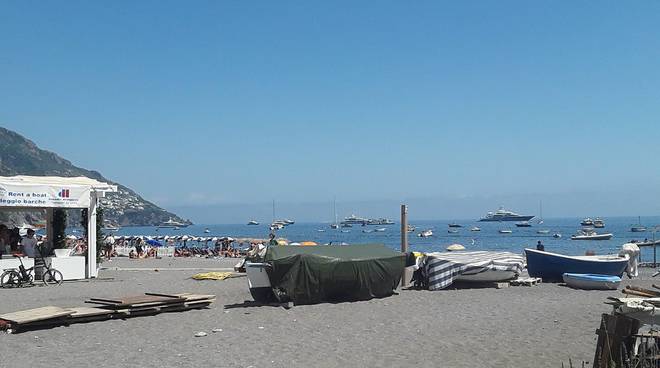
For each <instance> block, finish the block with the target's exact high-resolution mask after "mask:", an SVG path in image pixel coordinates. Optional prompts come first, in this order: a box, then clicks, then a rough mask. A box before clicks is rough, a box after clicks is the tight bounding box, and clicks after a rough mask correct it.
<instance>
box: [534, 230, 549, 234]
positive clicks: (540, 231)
mask: <svg viewBox="0 0 660 368" xmlns="http://www.w3.org/2000/svg"><path fill="white" fill-rule="evenodd" d="M536 233H537V234H550V230H536Z"/></svg>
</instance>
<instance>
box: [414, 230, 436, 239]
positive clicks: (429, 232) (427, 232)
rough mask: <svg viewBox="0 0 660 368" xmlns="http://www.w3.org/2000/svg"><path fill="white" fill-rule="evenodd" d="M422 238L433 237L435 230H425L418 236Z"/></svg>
mask: <svg viewBox="0 0 660 368" xmlns="http://www.w3.org/2000/svg"><path fill="white" fill-rule="evenodd" d="M417 236H419V237H420V238H428V237H429V236H433V230H431V229H428V230H424V231H422V232H421V233H419V234H417Z"/></svg>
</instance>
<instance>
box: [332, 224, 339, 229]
mask: <svg viewBox="0 0 660 368" xmlns="http://www.w3.org/2000/svg"><path fill="white" fill-rule="evenodd" d="M330 228H331V229H339V224H330Z"/></svg>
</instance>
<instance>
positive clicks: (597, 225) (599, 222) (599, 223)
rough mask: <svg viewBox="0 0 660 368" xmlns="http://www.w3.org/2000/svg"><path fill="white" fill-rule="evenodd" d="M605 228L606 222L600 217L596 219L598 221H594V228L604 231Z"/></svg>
mask: <svg viewBox="0 0 660 368" xmlns="http://www.w3.org/2000/svg"><path fill="white" fill-rule="evenodd" d="M604 227H605V221H603V219H601V218H600V217H596V219H594V228H596V229H602V228H604Z"/></svg>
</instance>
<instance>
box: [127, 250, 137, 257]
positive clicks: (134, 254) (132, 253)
mask: <svg viewBox="0 0 660 368" xmlns="http://www.w3.org/2000/svg"><path fill="white" fill-rule="evenodd" d="M128 258H130V259H135V258H137V254H136V253H135V251H134V250H133V249H131V251H130V252H128Z"/></svg>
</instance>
